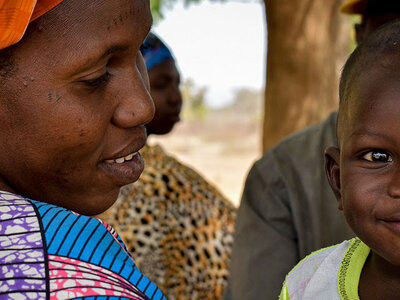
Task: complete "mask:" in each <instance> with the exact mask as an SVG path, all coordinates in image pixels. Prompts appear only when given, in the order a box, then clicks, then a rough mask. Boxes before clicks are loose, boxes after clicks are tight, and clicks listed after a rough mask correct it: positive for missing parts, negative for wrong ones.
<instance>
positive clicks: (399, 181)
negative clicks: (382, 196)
mask: <svg viewBox="0 0 400 300" xmlns="http://www.w3.org/2000/svg"><path fill="white" fill-rule="evenodd" d="M387 189H388V194H389V196H390V197H392V198H399V199H400V168H399V170H397V171H396V174H395V176H393V177H392V180H391V181H390V182H389V184H388V187H387Z"/></svg>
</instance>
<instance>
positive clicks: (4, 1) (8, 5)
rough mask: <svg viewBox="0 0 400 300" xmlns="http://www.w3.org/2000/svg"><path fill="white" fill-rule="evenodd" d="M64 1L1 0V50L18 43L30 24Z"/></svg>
mask: <svg viewBox="0 0 400 300" xmlns="http://www.w3.org/2000/svg"><path fill="white" fill-rule="evenodd" d="M62 1H63V0H0V49H4V48H7V47H8V46H11V45H13V44H15V43H17V42H18V41H19V40H20V39H21V38H22V36H23V35H24V33H25V30H26V28H27V27H28V24H29V22H32V21H33V20H35V19H37V18H39V17H40V16H42V15H43V14H45V13H46V12H48V11H49V10H51V9H52V8H54V7H55V6H56V5H58V4H60V3H61V2H62Z"/></svg>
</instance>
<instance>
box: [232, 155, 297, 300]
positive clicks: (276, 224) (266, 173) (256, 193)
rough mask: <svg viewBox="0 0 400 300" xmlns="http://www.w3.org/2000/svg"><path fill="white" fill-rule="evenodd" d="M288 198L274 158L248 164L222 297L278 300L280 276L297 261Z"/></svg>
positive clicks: (280, 284) (283, 276) (283, 275)
mask: <svg viewBox="0 0 400 300" xmlns="http://www.w3.org/2000/svg"><path fill="white" fill-rule="evenodd" d="M266 165H267V166H268V169H265V166H266ZM288 197H289V196H288V193H287V187H286V186H285V183H284V181H283V180H282V178H281V174H280V173H279V168H278V164H276V160H275V158H274V157H271V155H270V156H269V157H264V158H263V163H262V164H260V163H256V164H255V165H254V166H253V168H252V169H251V170H250V173H249V175H248V177H247V180H246V184H245V188H244V192H243V196H242V200H241V204H240V208H239V212H238V217H237V221H236V232H235V241H234V247H233V253H232V260H231V273H230V279H229V291H228V292H227V293H226V295H225V296H226V297H225V298H228V299H278V297H279V294H280V291H281V289H282V284H283V282H284V280H285V276H286V275H287V273H288V272H289V271H290V270H291V268H292V267H293V266H294V265H295V264H296V263H297V262H298V260H299V255H298V248H297V235H296V231H295V228H294V225H293V217H292V214H291V207H290V204H289V201H288Z"/></svg>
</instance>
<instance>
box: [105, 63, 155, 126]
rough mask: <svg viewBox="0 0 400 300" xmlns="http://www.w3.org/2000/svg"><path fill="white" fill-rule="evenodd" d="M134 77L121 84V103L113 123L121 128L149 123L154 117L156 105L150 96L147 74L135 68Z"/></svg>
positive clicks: (116, 110) (119, 95) (114, 115)
mask: <svg viewBox="0 0 400 300" xmlns="http://www.w3.org/2000/svg"><path fill="white" fill-rule="evenodd" d="M133 73H134V74H133V75H132V76H127V77H130V78H127V80H124V81H123V82H121V85H120V90H121V92H120V93H118V97H120V99H118V101H119V103H118V106H117V107H116V109H115V111H114V114H113V118H112V123H114V124H115V125H116V126H118V127H121V128H129V127H135V126H139V125H144V124H147V123H149V122H150V121H151V120H152V119H153V117H154V103H153V100H152V98H151V96H150V91H149V84H148V78H147V72H146V71H145V70H144V71H143V70H140V69H138V68H135V71H134V72H133Z"/></svg>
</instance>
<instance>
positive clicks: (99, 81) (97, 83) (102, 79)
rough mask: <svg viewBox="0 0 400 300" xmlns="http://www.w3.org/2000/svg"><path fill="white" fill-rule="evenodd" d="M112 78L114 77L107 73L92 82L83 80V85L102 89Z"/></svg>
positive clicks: (91, 80)
mask: <svg viewBox="0 0 400 300" xmlns="http://www.w3.org/2000/svg"><path fill="white" fill-rule="evenodd" d="M111 76H112V75H111V74H110V73H108V72H106V73H104V74H103V75H102V76H100V77H97V78H94V79H90V80H83V81H82V83H83V84H84V85H86V86H88V87H100V86H102V85H104V84H105V83H107V82H108V81H109V80H110V78H111Z"/></svg>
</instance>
